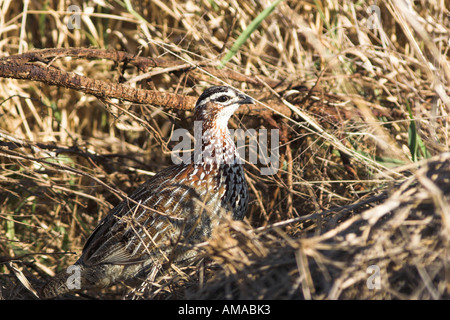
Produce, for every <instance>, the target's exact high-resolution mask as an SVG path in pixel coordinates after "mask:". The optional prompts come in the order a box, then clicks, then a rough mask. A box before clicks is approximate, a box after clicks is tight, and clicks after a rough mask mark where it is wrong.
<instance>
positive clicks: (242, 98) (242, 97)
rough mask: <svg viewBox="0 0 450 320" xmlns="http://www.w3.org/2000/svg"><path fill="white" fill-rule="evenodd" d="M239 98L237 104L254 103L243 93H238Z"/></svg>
mask: <svg viewBox="0 0 450 320" xmlns="http://www.w3.org/2000/svg"><path fill="white" fill-rule="evenodd" d="M239 98H240V100H239V104H255V101H254V100H253V99H252V98H251V97H249V96H247V95H245V94H240V95H239Z"/></svg>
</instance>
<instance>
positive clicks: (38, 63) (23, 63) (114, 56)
mask: <svg viewBox="0 0 450 320" xmlns="http://www.w3.org/2000/svg"><path fill="white" fill-rule="evenodd" d="M62 57H73V58H77V59H107V60H111V61H114V62H116V63H128V64H131V65H134V66H135V67H137V68H138V69H139V70H140V71H145V72H147V71H148V70H149V69H151V68H155V67H165V68H166V67H174V66H181V65H182V64H183V63H181V62H179V61H172V60H167V59H161V58H149V57H140V56H136V55H132V54H129V53H127V52H123V51H116V50H101V49H94V48H68V49H66V48H60V49H59V48H58V49H44V50H37V51H31V52H26V53H23V54H19V55H12V56H9V57H5V58H2V59H0V77H3V78H14V79H21V80H32V81H39V82H42V83H45V84H48V85H55V86H58V87H64V88H68V89H73V90H77V91H81V92H84V93H87V94H91V95H93V96H96V97H98V98H101V99H111V98H116V99H120V100H124V101H129V102H133V103H140V104H152V105H155V106H158V107H164V108H169V109H177V110H191V109H193V107H194V105H195V101H196V100H197V97H191V96H183V95H179V94H173V93H168V92H159V91H150V90H145V89H138V88H133V87H130V86H128V85H125V84H120V83H112V82H109V81H106V80H98V79H92V78H89V77H86V76H81V75H78V74H74V73H71V72H67V71H63V70H60V69H57V68H55V67H53V66H52V65H51V62H52V61H53V60H55V59H57V58H62ZM43 64H44V65H43ZM207 68H208V69H207V71H208V72H209V73H213V74H214V73H215V74H216V75H219V76H221V77H226V78H231V79H236V80H237V81H247V82H250V83H253V84H258V83H260V82H261V81H260V80H256V79H252V78H250V77H247V76H243V75H240V74H238V73H237V72H232V71H227V72H225V71H222V70H217V69H214V68H212V67H207ZM186 69H188V67H186ZM272 82H273V81H272ZM271 84H272V85H275V84H274V83H271ZM270 107H271V108H272V109H273V110H275V111H276V112H278V113H281V114H283V115H286V116H289V115H290V114H291V112H290V110H289V108H287V107H286V106H284V105H279V104H273V103H272V104H270ZM244 110H245V109H244ZM245 111H246V112H248V113H250V114H261V113H267V112H269V113H271V112H272V111H270V110H268V109H267V108H265V107H263V106H261V105H255V106H249V108H248V109H246V110H245Z"/></svg>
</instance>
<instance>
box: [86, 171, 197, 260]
mask: <svg viewBox="0 0 450 320" xmlns="http://www.w3.org/2000/svg"><path fill="white" fill-rule="evenodd" d="M192 170H193V167H192V166H190V165H183V164H182V165H178V166H172V167H169V168H167V169H165V170H162V171H160V172H159V173H158V174H157V175H155V176H154V177H152V178H151V179H150V180H149V181H147V182H146V183H144V184H143V185H141V186H140V187H139V188H138V189H137V190H136V191H135V192H133V193H132V194H131V195H130V196H129V197H128V199H125V200H124V201H123V202H122V203H120V204H119V205H118V206H117V207H115V208H114V209H112V210H111V211H110V212H109V213H108V215H107V216H106V217H105V218H104V219H103V220H102V221H101V222H100V224H99V225H98V227H97V228H96V229H95V230H94V232H93V233H92V235H91V236H90V237H89V238H88V240H87V242H86V244H85V246H84V248H83V254H82V256H81V258H80V260H81V262H82V263H83V264H84V265H88V266H89V265H98V264H130V263H137V262H140V261H145V260H148V259H149V258H151V256H157V255H159V254H163V253H164V250H165V248H164V246H166V247H169V245H168V243H167V241H165V239H164V238H165V237H168V236H171V238H174V236H176V235H177V233H178V234H179V233H180V230H181V229H182V228H183V225H185V224H186V215H189V211H188V210H186V208H188V207H189V203H188V202H189V199H191V200H190V201H195V199H194V198H199V195H198V194H197V192H196V191H195V188H194V187H195V185H196V183H195V179H194V180H193V179H188V177H190V176H192V174H191V173H192ZM190 205H191V207H192V208H194V207H195V206H192V203H191V204H190ZM191 213H192V217H195V212H191Z"/></svg>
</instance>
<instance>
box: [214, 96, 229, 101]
mask: <svg viewBox="0 0 450 320" xmlns="http://www.w3.org/2000/svg"><path fill="white" fill-rule="evenodd" d="M228 100H230V97H229V96H220V97H218V98H217V101H218V102H227V101H228Z"/></svg>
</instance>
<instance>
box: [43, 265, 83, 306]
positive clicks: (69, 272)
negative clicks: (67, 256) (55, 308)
mask: <svg viewBox="0 0 450 320" xmlns="http://www.w3.org/2000/svg"><path fill="white" fill-rule="evenodd" d="M82 271H83V267H82V266H81V265H79V264H74V265H71V266H69V267H68V268H66V270H63V271H61V272H60V273H58V274H57V275H56V276H54V277H53V278H52V279H50V281H48V282H47V283H46V284H45V285H44V286H43V287H42V288H41V291H40V293H39V296H40V297H41V298H42V299H51V298H55V297H57V296H59V295H62V294H65V293H68V292H71V291H76V290H79V289H81V277H82Z"/></svg>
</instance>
